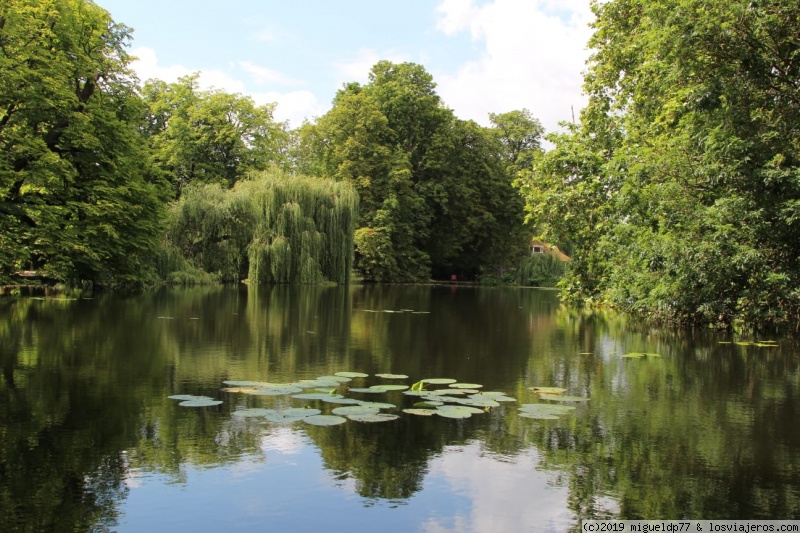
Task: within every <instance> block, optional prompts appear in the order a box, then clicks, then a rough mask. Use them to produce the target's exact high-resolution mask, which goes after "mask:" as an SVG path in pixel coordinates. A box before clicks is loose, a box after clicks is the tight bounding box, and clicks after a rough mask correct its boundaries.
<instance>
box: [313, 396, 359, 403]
mask: <svg viewBox="0 0 800 533" xmlns="http://www.w3.org/2000/svg"><path fill="white" fill-rule="evenodd" d="M320 400H322V401H323V402H325V403H338V404H343V405H360V404H361V402H360V401H358V400H355V399H353V398H342V397H341V396H340V395H338V394H334V395H330V394H328V395H326V397H325V398H320Z"/></svg>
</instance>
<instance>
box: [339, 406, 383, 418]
mask: <svg viewBox="0 0 800 533" xmlns="http://www.w3.org/2000/svg"><path fill="white" fill-rule="evenodd" d="M331 412H332V413H333V414H335V415H341V416H347V415H372V414H378V409H377V408H376V407H366V406H364V405H345V406H344V407H337V408H336V409H334V410H333V411H331Z"/></svg>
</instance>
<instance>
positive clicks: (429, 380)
mask: <svg viewBox="0 0 800 533" xmlns="http://www.w3.org/2000/svg"><path fill="white" fill-rule="evenodd" d="M421 381H422V383H430V384H431V385H449V384H450V383H456V380H455V379H450V378H426V379H423V380H421Z"/></svg>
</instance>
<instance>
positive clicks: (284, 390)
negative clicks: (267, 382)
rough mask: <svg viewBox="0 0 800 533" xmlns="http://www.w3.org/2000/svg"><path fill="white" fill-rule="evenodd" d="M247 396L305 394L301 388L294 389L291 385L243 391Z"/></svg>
mask: <svg viewBox="0 0 800 533" xmlns="http://www.w3.org/2000/svg"><path fill="white" fill-rule="evenodd" d="M243 392H244V393H245V394H252V395H254V396H283V395H284V394H294V393H295V392H303V389H301V388H300V387H292V386H289V385H276V386H274V387H260V388H257V389H253V390H246V391H243Z"/></svg>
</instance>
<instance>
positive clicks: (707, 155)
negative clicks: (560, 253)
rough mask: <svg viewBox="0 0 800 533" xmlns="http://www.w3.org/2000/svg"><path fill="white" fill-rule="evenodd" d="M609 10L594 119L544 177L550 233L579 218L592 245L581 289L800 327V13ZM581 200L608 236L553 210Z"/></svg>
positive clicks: (729, 6)
mask: <svg viewBox="0 0 800 533" xmlns="http://www.w3.org/2000/svg"><path fill="white" fill-rule="evenodd" d="M594 10H595V12H596V14H597V22H596V23H595V29H596V31H595V34H594V36H593V38H592V40H591V42H590V45H591V46H592V47H593V48H594V49H595V50H596V53H595V55H594V56H593V59H592V63H591V68H590V70H589V72H588V74H587V76H586V89H587V92H588V93H589V96H590V103H589V106H588V107H587V109H586V110H585V111H584V113H583V114H582V120H583V124H582V125H581V126H580V128H575V129H574V130H573V133H572V134H570V135H566V136H563V137H560V138H556V139H554V140H555V142H556V143H557V144H559V145H560V147H559V149H558V150H556V151H554V153H553V154H552V155H551V154H548V155H547V156H545V157H543V158H542V159H541V160H540V161H539V164H538V166H537V176H536V177H535V178H534V179H533V182H532V183H533V184H534V186H533V189H536V190H538V191H540V192H537V193H535V194H533V195H532V198H533V201H532V214H533V216H534V217H539V218H538V220H540V221H541V222H542V223H544V224H546V225H548V226H549V227H550V228H556V227H558V226H559V225H562V226H563V222H559V221H558V218H561V219H572V220H573V221H576V220H577V221H578V225H579V226H580V227H578V228H575V231H576V233H578V234H579V235H580V234H582V235H585V236H586V237H587V238H586V239H584V240H583V242H582V244H583V245H584V246H585V247H584V248H583V249H582V250H581V254H579V255H580V256H582V258H583V259H582V261H583V262H584V263H589V264H592V265H594V268H586V269H583V270H578V271H577V272H575V274H576V275H575V276H573V278H572V280H571V282H572V284H573V285H572V286H573V287H575V288H578V289H579V290H583V291H584V292H585V293H587V294H591V295H593V296H600V297H602V298H605V299H607V300H609V301H611V302H614V303H616V304H618V305H620V306H623V307H626V308H630V309H635V310H640V311H643V312H647V313H654V314H658V315H661V316H667V317H671V318H674V319H677V320H680V321H686V322H701V323H712V324H720V325H729V324H731V323H733V322H734V321H736V320H744V321H747V322H773V323H782V324H790V325H793V326H795V327H797V326H798V325H800V292H798V291H797V289H796V287H797V285H798V281H800V263H798V256H800V244H798V243H800V225H799V224H798V221H799V220H800V218H798V213H800V210H799V208H798V206H800V168H799V167H798V162H799V161H800V145H798V142H797V139H798V138H800V130H798V124H800V98H798V94H800V93H799V92H798V90H797V88H798V85H800V75H799V74H800V72H799V70H798V58H800V40H798V39H797V35H798V34H800V7H798V6H797V4H796V2H789V1H784V0H771V1H767V2H750V1H745V0H737V1H733V2H727V3H724V4H720V3H717V4H709V3H707V2H702V1H700V0H659V1H657V2H640V1H638V0H616V1H611V2H605V3H600V2H597V3H595V4H594ZM581 152H583V154H581ZM567 154H572V155H571V156H569V158H568V159H564V156H565V155H567ZM569 163H573V164H572V165H571V164H569ZM570 167H571V168H570ZM555 183H558V184H559V186H560V189H558V188H556V187H554V186H553V185H554V184H555ZM587 184H588V185H587ZM541 191H544V192H541ZM565 198H581V199H585V200H588V201H589V205H592V206H595V207H596V209H595V210H594V212H593V214H592V215H593V216H594V217H596V220H597V222H598V223H599V224H600V227H599V228H598V227H597V226H595V227H594V228H592V227H591V222H590V220H589V215H588V214H587V213H585V212H582V211H581V210H582V209H583V207H585V205H582V206H572V207H570V206H566V209H565V210H563V211H561V212H560V213H550V215H549V216H540V215H539V213H540V212H541V211H544V210H545V207H544V206H546V205H547V204H548V202H550V201H553V202H554V203H558V202H561V203H562V205H563V202H564V199H565ZM581 221H582V222H581ZM588 237H591V238H588ZM590 241H591V242H590Z"/></svg>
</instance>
